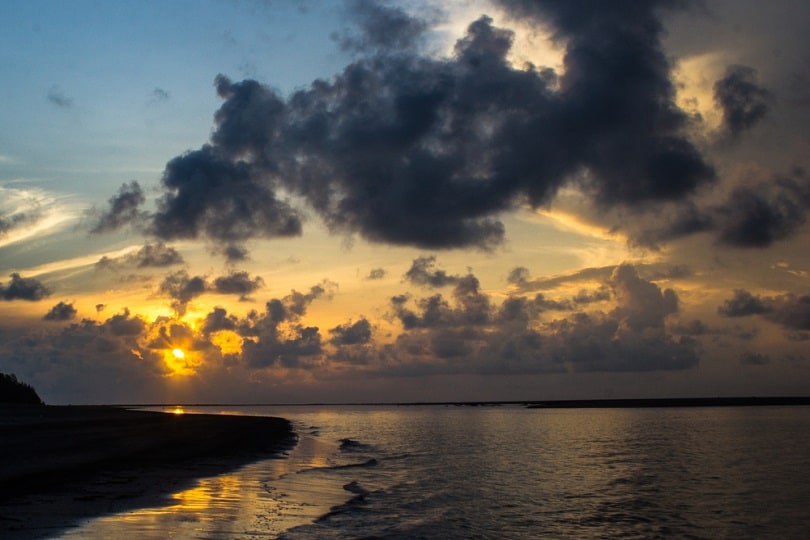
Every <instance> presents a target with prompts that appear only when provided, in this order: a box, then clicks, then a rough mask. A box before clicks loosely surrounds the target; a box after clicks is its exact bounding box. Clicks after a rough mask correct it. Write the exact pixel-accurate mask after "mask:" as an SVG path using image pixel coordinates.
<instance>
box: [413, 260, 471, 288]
mask: <svg viewBox="0 0 810 540" xmlns="http://www.w3.org/2000/svg"><path fill="white" fill-rule="evenodd" d="M435 267H436V257H435V256H434V255H431V256H429V257H417V258H416V259H414V260H413V262H412V263H411V267H410V268H409V269H408V271H407V272H405V276H404V277H405V279H406V280H408V281H410V282H411V283H413V284H415V285H422V286H424V287H446V286H448V285H455V284H457V283H459V282H460V281H461V279H462V277H461V276H453V275H449V274H448V273H447V272H445V271H444V270H440V269H437V268H435Z"/></svg>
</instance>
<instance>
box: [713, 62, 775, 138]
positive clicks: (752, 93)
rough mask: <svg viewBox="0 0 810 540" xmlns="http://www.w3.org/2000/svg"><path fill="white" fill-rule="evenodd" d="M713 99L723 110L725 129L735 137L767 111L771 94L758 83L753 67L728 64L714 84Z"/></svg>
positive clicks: (751, 125) (750, 126)
mask: <svg viewBox="0 0 810 540" xmlns="http://www.w3.org/2000/svg"><path fill="white" fill-rule="evenodd" d="M714 100H715V102H716V103H717V104H718V105H719V106H720V109H721V110H722V111H723V125H724V127H725V129H727V130H728V132H729V133H730V134H731V135H733V136H738V135H740V134H741V133H742V132H744V131H746V130H748V129H750V128H752V127H753V126H754V125H755V124H756V123H757V122H759V121H760V120H761V119H762V118H763V117H764V116H765V114H767V112H768V108H769V105H770V101H771V93H770V92H769V91H768V90H766V89H765V88H763V87H762V86H760V85H759V84H758V82H757V71H756V70H755V69H754V68H751V67H748V66H741V65H732V66H729V67H728V69H727V70H726V75H725V77H723V78H722V79H720V80H719V81H717V82H716V83H714Z"/></svg>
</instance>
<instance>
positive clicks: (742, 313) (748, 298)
mask: <svg viewBox="0 0 810 540" xmlns="http://www.w3.org/2000/svg"><path fill="white" fill-rule="evenodd" d="M771 309H772V308H771V307H769V306H768V305H766V302H764V301H763V300H762V299H761V298H760V297H758V296H754V295H752V294H751V293H750V292H748V291H746V290H744V289H736V290H735V291H734V296H733V297H732V298H730V299H728V300H726V301H725V302H723V305H721V306H720V307H719V308H717V313H719V314H720V315H723V316H724V317H747V316H749V315H762V314H764V313H769V312H770V311H771Z"/></svg>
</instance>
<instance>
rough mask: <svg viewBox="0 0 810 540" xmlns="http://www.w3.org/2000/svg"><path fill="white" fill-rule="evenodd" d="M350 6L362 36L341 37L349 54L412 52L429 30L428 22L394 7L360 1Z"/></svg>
mask: <svg viewBox="0 0 810 540" xmlns="http://www.w3.org/2000/svg"><path fill="white" fill-rule="evenodd" d="M348 4H349V8H350V10H351V12H352V14H353V15H354V18H355V22H356V24H357V26H358V27H359V32H356V33H350V34H346V35H343V36H338V40H339V43H340V45H341V47H343V48H344V49H347V50H355V51H369V50H378V49H383V50H389V51H402V50H405V49H410V48H412V47H414V45H415V44H416V43H418V42H419V41H420V39H421V38H422V37H423V34H424V33H425V32H426V31H427V30H428V28H429V24H428V23H427V22H426V21H423V20H420V19H414V18H413V17H411V16H410V15H408V14H407V13H405V12H404V11H403V10H402V9H401V8H398V7H395V6H382V5H380V4H377V3H376V2H367V1H360V0H351V1H350V2H349V3H348Z"/></svg>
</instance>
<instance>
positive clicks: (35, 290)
mask: <svg viewBox="0 0 810 540" xmlns="http://www.w3.org/2000/svg"><path fill="white" fill-rule="evenodd" d="M50 294H51V291H50V290H48V288H47V287H45V285H43V284H42V283H40V282H39V281H38V280H37V279H35V278H24V277H22V276H20V274H18V273H16V272H15V273H13V274H11V281H9V282H8V284H7V285H6V284H2V283H0V298H2V299H3V300H29V301H31V302H35V301H37V300H42V299H43V298H45V297H47V296H50Z"/></svg>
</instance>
